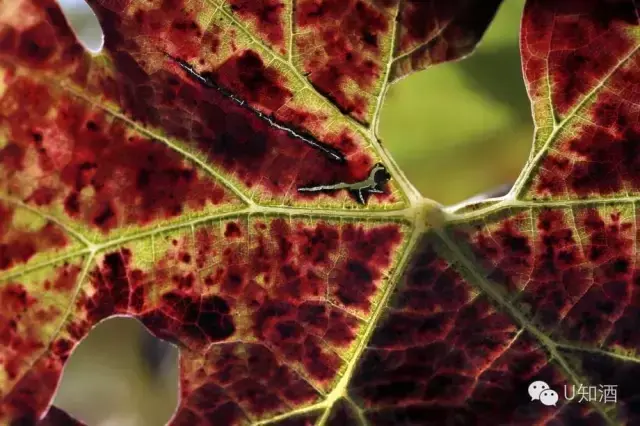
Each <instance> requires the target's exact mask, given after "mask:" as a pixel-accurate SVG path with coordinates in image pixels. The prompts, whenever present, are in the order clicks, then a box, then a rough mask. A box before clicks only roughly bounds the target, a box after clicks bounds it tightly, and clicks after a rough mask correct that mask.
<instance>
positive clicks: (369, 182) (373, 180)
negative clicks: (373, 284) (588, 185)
mask: <svg viewBox="0 0 640 426" xmlns="http://www.w3.org/2000/svg"><path fill="white" fill-rule="evenodd" d="M240 27H241V28H242V26H240ZM167 56H168V57H169V58H170V59H171V60H173V61H175V62H176V63H177V64H178V65H179V66H180V67H181V68H182V69H183V70H184V71H185V72H186V73H187V75H188V76H189V77H190V78H192V79H194V80H196V81H198V82H199V83H200V84H203V85H204V86H206V87H208V88H213V89H215V90H217V91H218V92H220V93H221V94H222V95H224V96H225V97H227V98H229V99H231V100H232V101H234V102H235V103H237V104H238V105H240V106H241V107H243V108H247V109H249V110H250V111H252V112H253V113H254V114H256V115H257V116H258V117H259V118H261V119H263V120H265V121H267V122H268V123H269V124H270V125H271V126H273V127H275V128H278V129H280V130H282V131H284V132H287V133H288V134H289V135H291V136H293V137H294V138H295V139H297V140H299V141H301V142H303V143H305V144H307V145H309V146H311V147H313V148H315V149H317V150H319V151H321V152H322V153H323V154H325V155H327V156H328V157H329V158H331V159H332V160H334V161H336V162H338V163H343V162H345V161H346V159H345V157H344V155H343V154H342V153H341V152H340V151H338V150H336V149H335V148H333V147H331V146H329V145H327V144H324V143H322V142H320V141H318V140H317V139H315V138H314V137H313V136H311V135H310V134H308V133H306V132H303V131H299V130H298V131H296V130H294V129H292V128H290V127H289V126H285V125H283V124H281V123H279V122H278V121H277V120H276V119H275V118H274V117H273V115H267V114H264V113H263V112H261V111H259V110H258V109H256V108H253V107H252V106H250V105H249V104H248V103H247V102H246V101H244V100H242V99H240V98H238V97H237V96H236V95H234V94H233V93H231V92H230V91H228V90H226V89H225V88H223V87H221V86H219V85H217V84H215V83H214V82H213V81H212V80H211V79H210V78H209V77H207V76H206V75H202V74H199V73H197V72H196V71H195V70H194V68H193V67H192V66H191V65H189V64H188V63H187V62H185V61H183V60H181V59H178V58H175V57H172V56H170V55H168V54H167ZM305 77H306V76H305ZM565 121H566V120H565ZM562 124H564V123H562ZM390 178H391V175H390V174H389V172H388V171H387V169H386V167H385V165H384V164H382V163H376V164H375V165H374V166H373V167H372V168H371V170H370V172H369V174H368V176H367V177H366V178H365V179H363V180H362V181H358V182H338V183H335V184H324V185H313V186H302V187H299V188H298V191H299V192H309V193H313V192H333V191H339V190H347V191H348V192H349V193H350V194H351V195H352V196H353V197H354V198H355V200H356V201H357V202H358V203H359V204H366V201H367V198H368V196H369V195H370V194H379V193H382V192H383V186H384V184H385V183H386V182H387V181H388V180H389V179H390ZM510 196H513V192H512V193H511V194H510ZM507 198H510V197H506V198H503V200H502V201H503V203H499V204H501V205H503V206H504V205H506V204H509V205H513V206H515V205H516V204H521V203H522V204H524V203H523V202H521V201H517V200H515V199H509V200H508V202H506V201H507ZM602 201H606V200H602ZM608 201H611V200H608ZM626 201H628V199H626ZM505 202H506V203H505ZM526 204H531V203H526ZM536 204H538V205H540V204H545V203H539V202H538V203H536ZM496 207H498V206H496V205H494V206H492V208H490V210H494V209H496ZM485 210H486V209H481V211H476V212H474V214H473V216H475V215H479V214H483V213H484V211H485ZM236 213H237V212H236ZM202 220H203V221H204V220H206V219H202ZM65 228H67V227H66V226H65ZM74 234H76V233H75V232H74ZM82 240H83V242H84V243H86V244H87V246H88V247H89V251H90V256H89V258H90V260H89V261H88V262H87V264H86V265H87V266H88V264H90V263H91V259H92V258H93V257H94V255H95V254H96V251H97V250H98V249H99V247H98V246H96V245H94V244H93V243H91V242H90V241H88V240H87V239H86V238H82ZM113 243H115V241H111V242H109V243H107V244H106V245H112V244H113ZM106 245H101V246H106ZM100 248H102V247H100ZM84 269H85V271H84V272H86V270H87V269H88V268H87V267H86V266H85V268H84ZM372 322H375V321H372ZM331 395H332V396H333V395H336V393H335V392H332V393H331ZM347 401H348V402H349V403H350V404H352V405H353V406H354V408H356V412H358V411H359V410H358V407H357V405H356V404H353V401H351V400H350V398H348V397H347ZM333 402H335V401H333V398H329V399H325V400H324V401H323V402H321V403H318V404H314V405H313V406H311V407H307V410H309V411H315V410H314V408H315V409H316V410H317V409H322V408H324V409H325V410H326V411H325V415H324V416H323V418H325V420H326V416H327V415H328V414H329V411H330V408H331V406H332V405H333ZM307 410H304V409H303V410H294V411H293V412H292V413H288V414H287V415H286V417H289V416H291V415H295V414H301V413H302V412H305V411H307ZM357 414H361V413H357ZM274 420H276V419H270V420H269V421H268V422H272V421H274ZM258 423H262V422H258Z"/></svg>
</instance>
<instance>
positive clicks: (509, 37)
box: [379, 0, 533, 205]
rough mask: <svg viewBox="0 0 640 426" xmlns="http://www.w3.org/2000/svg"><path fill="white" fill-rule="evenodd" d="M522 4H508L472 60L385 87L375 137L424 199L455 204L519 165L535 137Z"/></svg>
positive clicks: (508, 178)
mask: <svg viewBox="0 0 640 426" xmlns="http://www.w3.org/2000/svg"><path fill="white" fill-rule="evenodd" d="M523 7H524V0H507V1H505V2H504V3H503V5H502V6H501V8H500V10H499V11H498V14H497V16H496V19H495V20H494V21H493V23H492V24H491V26H490V27H489V30H488V32H487V34H486V35H485V38H484V40H483V41H482V43H481V44H480V46H479V47H478V49H477V51H476V52H475V53H473V54H472V55H471V56H470V57H468V58H466V59H463V60H462V61H458V62H454V63H447V64H442V65H437V66H434V67H433V68H429V69H428V70H426V71H424V72H420V73H416V74H413V75H411V76H409V77H407V78H405V79H403V80H401V81H399V82H398V83H396V84H394V85H393V86H391V88H390V89H389V91H388V93H387V98H386V99H385V103H384V106H383V110H382V116H381V121H380V128H379V131H380V137H381V139H382V142H383V143H384V145H385V146H386V147H387V148H388V149H389V150H390V151H391V153H392V155H393V158H394V159H395V160H396V162H397V163H398V165H399V166H400V168H401V169H402V170H403V171H404V172H405V173H406V175H407V177H408V178H409V180H410V181H411V182H412V183H413V184H414V185H415V186H416V187H417V188H418V189H419V190H420V191H421V192H422V195H424V196H425V197H427V198H431V199H433V200H436V201H439V202H440V203H442V204H445V205H448V204H454V203H457V202H460V201H462V200H464V199H466V198H469V197H471V196H473V195H476V194H478V193H480V192H484V191H487V190H491V189H492V188H494V187H496V186H499V185H501V184H505V183H513V181H515V179H516V177H517V176H518V174H519V173H520V171H521V170H522V166H523V165H524V163H525V161H526V159H527V157H528V155H529V150H530V149H531V143H532V140H533V121H532V118H531V107H530V103H529V100H528V97H527V93H526V90H525V86H524V81H523V79H522V73H521V65H520V55H519V46H518V34H519V27H520V18H521V14H522V9H523Z"/></svg>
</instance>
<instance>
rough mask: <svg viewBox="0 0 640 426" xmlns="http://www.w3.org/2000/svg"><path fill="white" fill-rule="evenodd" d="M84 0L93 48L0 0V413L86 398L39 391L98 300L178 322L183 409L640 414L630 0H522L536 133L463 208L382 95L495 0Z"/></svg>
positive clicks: (183, 416)
mask: <svg viewBox="0 0 640 426" xmlns="http://www.w3.org/2000/svg"><path fill="white" fill-rule="evenodd" d="M91 3H92V6H93V8H94V10H95V11H96V13H97V15H98V18H99V20H100V22H101V25H102V27H103V30H104V33H105V51H104V52H102V53H101V54H99V55H96V56H92V55H90V54H87V53H86V52H85V51H84V50H83V49H82V47H81V46H80V44H79V43H78V41H77V40H76V39H75V36H74V35H73V34H72V32H71V30H70V29H69V27H68V25H67V24H66V21H65V20H64V17H63V15H62V14H61V12H60V10H59V8H58V7H57V5H56V4H55V3H54V2H53V1H52V0H17V1H14V2H3V3H0V107H1V108H0V305H1V306H2V307H3V308H2V311H0V339H1V340H2V346H1V348H2V349H1V350H0V365H2V369H0V398H1V399H0V401H1V402H0V423H2V424H5V423H6V424H12V425H13V424H33V423H36V422H38V421H39V420H40V419H42V420H40V422H41V423H42V424H69V423H70V422H74V420H73V419H71V418H69V417H68V416H67V415H66V414H65V413H64V412H62V411H61V410H59V409H57V408H53V409H50V410H48V413H47V408H48V406H49V404H50V400H51V397H52V395H53V393H54V391H55V388H56V386H57V383H58V381H59V378H60V374H61V371H62V367H63V365H64V363H65V361H66V360H67V358H68V356H69V354H70V352H71V351H72V350H73V348H74V347H75V345H76V344H77V343H78V342H79V340H81V339H82V338H83V337H84V336H86V334H87V333H88V332H89V330H90V329H91V328H92V327H93V326H95V324H96V323H98V322H99V321H102V320H104V319H106V318H108V317H111V316H113V315H129V316H132V317H135V318H138V319H139V320H140V321H142V322H143V323H144V324H145V325H146V326H147V327H148V328H149V329H150V330H151V331H152V332H153V333H154V334H156V335H157V336H159V337H161V338H164V339H167V340H169V341H172V342H174V343H175V344H177V345H178V346H179V347H180V350H181V351H180V352H181V358H180V363H181V378H180V386H181V388H180V389H181V400H180V406H179V408H178V410H177V412H176V414H175V416H174V418H173V419H172V421H171V423H172V424H176V425H183V424H184V425H194V424H229V425H233V424H278V425H309V424H319V425H342V424H376V425H386V424H434V425H441V424H479V425H482V424H487V425H494V424H522V425H528V424H566V425H569V424H577V423H582V424H606V423H615V422H621V423H627V424H634V422H637V421H638V420H637V414H636V413H635V412H634V411H633V403H634V400H635V399H637V395H638V394H640V389H639V387H638V386H637V385H635V384H634V382H633V380H632V378H633V376H634V374H635V373H637V367H636V366H637V365H638V360H637V355H636V350H637V348H636V346H637V344H638V342H637V341H638V339H637V338H636V337H635V335H634V333H633V330H634V322H635V321H636V319H637V318H638V314H637V312H638V309H637V308H636V307H635V305H636V304H637V302H636V301H635V296H634V293H633V292H634V288H633V285H634V284H637V283H636V281H637V280H638V272H637V267H636V263H635V262H636V259H637V252H636V249H635V247H636V241H637V240H638V231H637V229H639V228H638V224H637V223H636V222H637V220H636V218H635V217H636V216H635V209H636V205H635V204H634V203H637V200H636V198H634V197H635V194H637V192H638V180H637V179H636V178H635V177H634V173H637V170H636V168H637V167H634V164H633V161H636V160H637V158H636V157H637V155H636V157H634V153H635V152H637V146H638V138H637V129H636V127H637V116H635V115H634V111H635V109H634V108H636V107H635V104H634V102H636V103H637V101H635V97H636V95H637V94H638V93H639V91H638V89H637V88H636V87H635V86H634V84H635V80H634V78H633V77H635V76H636V75H635V69H634V68H633V66H632V65H633V61H635V60H637V56H636V55H635V50H636V49H637V46H638V10H637V8H636V7H635V4H634V3H633V1H631V0H627V1H615V0H598V1H596V0H594V1H592V2H583V1H577V0H576V1H567V2H562V4H561V5H560V4H559V2H553V1H547V0H545V1H543V0H530V1H529V2H528V4H527V7H526V9H525V14H524V18H523V25H522V52H523V58H524V70H525V78H526V79H527V83H528V87H529V90H530V93H531V97H532V99H533V104H534V115H535V118H536V123H537V125H538V126H537V132H536V138H535V146H534V150H533V153H532V158H531V160H530V161H529V163H528V164H527V166H526V167H525V170H524V171H523V174H522V175H521V177H520V179H519V180H518V182H517V183H516V185H515V187H514V189H513V190H512V191H511V192H510V193H509V194H508V195H507V196H505V197H503V198H500V199H496V200H490V201H487V202H480V203H477V204H473V205H467V206H463V207H460V208H452V209H444V208H441V207H440V206H436V205H434V203H432V202H429V201H428V200H424V199H422V198H421V197H420V196H419V194H418V193H417V191H416V190H415V189H414V188H413V187H412V186H411V184H410V183H409V182H407V181H406V179H405V178H404V176H403V174H402V173H401V172H400V171H399V170H398V169H397V167H396V166H395V165H394V163H393V162H392V160H391V159H390V158H389V156H388V154H387V153H386V151H385V150H384V149H383V148H382V147H381V146H380V144H379V142H378V141H377V139H376V135H375V127H376V125H377V121H378V114H379V109H380V105H381V101H382V98H383V94H384V93H385V90H386V87H387V86H388V84H389V83H390V82H391V81H393V80H394V79H396V78H399V77H401V76H403V75H405V74H406V73H408V72H410V71H413V70H418V69H422V68H425V67H426V66H428V65H430V64H433V63H437V62H443V61H446V60H453V59H457V58H459V57H462V56H464V55H466V54H467V53H469V52H470V51H471V50H472V49H473V47H474V46H475V45H476V43H477V42H478V40H479V38H480V37H481V35H482V33H483V32H484V30H485V29H486V27H487V25H488V23H489V22H490V20H491V18H492V16H493V15H494V13H495V10H496V8H497V6H498V4H499V2H497V1H492V2H480V1H472V0H468V1H463V0H460V1H453V2H448V5H447V6H444V5H441V4H440V2H435V1H433V2H431V1H428V2H418V1H393V0H390V1H385V0H371V1H366V2H365V1H363V0H352V1H334V0H324V1H315V0H301V1H296V2H295V3H291V2H281V1H277V0H263V1H255V2H254V1H242V0H230V1H228V2H225V3H217V2H213V1H211V2H200V1H186V0H162V1H160V0H157V1H142V0H96V1H93V2H91ZM294 5H295V7H294ZM576 34H578V35H584V37H582V38H580V37H576ZM585 40H586V42H585ZM585 43H586V44H585ZM576 77H578V78H576ZM634 118H635V121H634ZM599 132H600V133H599ZM603 132H604V133H603ZM596 136H597V137H596ZM605 146H606V148H605ZM602 156H604V158H605V159H606V161H600V159H601V157H602ZM563 159H564V160H563ZM565 160H566V161H565ZM595 160H598V161H595ZM563 161H565V167H566V168H565V169H564V170H565V175H562V177H563V179H557V177H558V176H560V175H557V174H556V175H553V176H556V177H554V178H553V179H550V178H549V176H551V175H549V170H551V166H549V164H552V163H554V162H555V163H558V164H560V163H562V162H563ZM547 162H551V163H548V164H547ZM592 163H594V164H596V165H593V164H592ZM581 167H582V169H581ZM584 167H587V168H588V167H596V169H595V170H587V171H585V170H584ZM558 170H559V169H558ZM571 173H577V174H575V175H571ZM592 174H595V175H594V176H593V178H592V180H591V181H589V179H587V178H586V176H591V175H592ZM585 179H586V180H585ZM607 179H609V181H607ZM616 179H617V180H616ZM604 181H607V182H609V183H606V182H604ZM544 182H552V183H553V182H555V183H556V184H557V185H563V184H566V185H567V186H566V187H560V186H557V188H560V189H558V190H555V192H554V191H553V190H550V189H548V188H545V187H544ZM585 182H587V183H589V182H590V183H591V186H589V188H590V189H589V190H584V188H585V186H584V185H585ZM611 182H613V183H611ZM616 182H617V183H616ZM616 185H617V186H616ZM594 188H595V189H594ZM533 380H544V381H545V382H547V383H548V384H549V385H550V386H551V388H552V389H555V390H557V391H558V393H560V394H562V387H563V386H568V387H571V386H572V385H578V384H584V385H587V386H589V385H598V384H603V385H604V384H613V385H618V386H619V397H618V399H619V401H618V404H617V405H612V404H610V403H607V402H606V401H590V402H579V401H578V400H577V399H574V400H573V401H565V400H564V399H563V398H561V400H560V401H559V402H558V404H557V406H556V407H552V406H550V407H547V406H545V405H543V404H541V403H539V402H536V401H533V402H532V401H531V400H530V397H529V395H528V393H527V386H528V384H529V383H530V382H531V381H533Z"/></svg>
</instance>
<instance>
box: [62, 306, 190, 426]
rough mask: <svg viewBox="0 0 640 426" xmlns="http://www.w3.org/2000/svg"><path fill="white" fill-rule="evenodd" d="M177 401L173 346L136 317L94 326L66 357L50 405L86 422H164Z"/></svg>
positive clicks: (129, 425)
mask: <svg viewBox="0 0 640 426" xmlns="http://www.w3.org/2000/svg"><path fill="white" fill-rule="evenodd" d="M177 402H178V350H177V348H176V347H174V346H173V345H171V344H169V343H167V342H165V341H162V340H160V339H158V338H156V337H154V336H153V335H151V334H150V333H149V332H148V331H147V329H146V328H145V327H144V326H143V325H142V324H141V323H140V322H138V321H137V320H135V319H132V318H124V317H116V318H111V319H108V320H106V321H103V322H101V323H100V324H98V325H97V326H96V327H95V328H94V329H93V330H92V331H91V332H90V333H89V335H88V336H87V337H86V338H85V339H84V340H82V341H81V342H80V344H79V345H78V346H77V347H76V349H75V350H74V351H73V353H72V354H71V357H70V358H69V360H68V362H67V364H66V366H65V369H64V373H63V376H62V380H61V383H60V386H59V388H58V391H57V392H56V395H55V400H54V405H56V406H57V407H59V408H61V409H63V410H65V411H66V412H68V413H69V414H71V415H72V416H74V417H75V418H77V419H79V420H82V421H83V422H85V423H86V424H89V425H96V426H112V425H118V426H152V425H153V426H157V425H163V424H166V423H167V422H168V421H169V419H170V418H171V416H172V415H173V412H174V411H175V409H176V406H177Z"/></svg>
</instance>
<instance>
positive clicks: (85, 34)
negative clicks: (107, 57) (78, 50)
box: [58, 0, 104, 53]
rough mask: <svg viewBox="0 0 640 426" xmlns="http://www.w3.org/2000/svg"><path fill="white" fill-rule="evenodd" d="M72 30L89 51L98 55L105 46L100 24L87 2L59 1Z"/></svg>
mask: <svg viewBox="0 0 640 426" xmlns="http://www.w3.org/2000/svg"><path fill="white" fill-rule="evenodd" d="M58 3H59V4H60V7H61V8H62V13H64V15H65V17H66V18H67V21H68V22H69V25H70V26H71V29H72V30H73V32H74V33H75V34H76V37H78V40H80V43H82V45H83V46H84V47H85V48H86V49H87V50H89V51H91V52H93V53H98V52H100V51H101V50H102V46H103V45H104V34H103V32H102V27H100V22H98V18H97V17H96V15H95V13H93V10H91V8H90V7H89V5H88V4H87V2H86V1H85V0H58Z"/></svg>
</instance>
